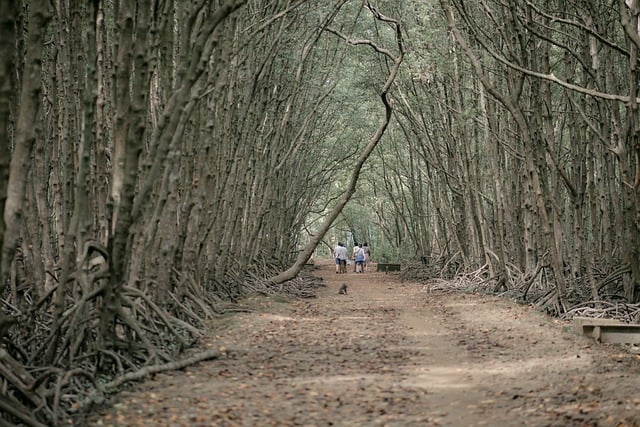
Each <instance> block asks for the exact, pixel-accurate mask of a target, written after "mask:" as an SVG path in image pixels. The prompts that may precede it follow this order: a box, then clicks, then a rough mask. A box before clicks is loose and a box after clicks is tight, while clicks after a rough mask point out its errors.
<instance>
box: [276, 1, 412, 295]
mask: <svg viewBox="0 0 640 427" xmlns="http://www.w3.org/2000/svg"><path fill="white" fill-rule="evenodd" d="M366 6H367V7H368V8H369V10H371V12H372V13H373V14H374V16H375V18H376V19H378V20H380V21H384V22H386V23H388V24H391V25H392V26H393V28H394V30H395V41H396V43H397V48H398V51H397V53H395V54H394V53H392V52H391V51H390V50H387V49H384V48H382V47H380V46H378V45H376V44H375V43H374V42H373V41H371V40H352V39H350V38H349V37H347V36H346V35H344V34H341V33H339V32H338V31H335V30H328V31H331V32H332V33H334V34H336V35H337V36H339V37H341V38H342V39H344V40H345V41H346V42H347V43H349V44H352V45H366V46H370V47H372V48H373V49H374V50H375V51H376V52H377V53H379V54H382V55H384V56H386V57H387V58H388V59H389V60H391V61H392V64H393V65H392V67H391V68H390V70H389V74H388V76H387V79H386V80H385V83H384V85H383V87H382V91H381V93H380V98H381V100H382V103H383V105H384V108H385V115H384V118H383V120H382V122H381V123H380V125H379V126H378V129H377V130H376V132H375V134H374V135H373V137H372V138H371V140H370V141H369V143H368V144H367V146H366V147H365V148H364V151H363V152H362V153H361V154H360V156H359V157H358V160H357V162H356V165H355V167H354V170H353V171H352V172H351V178H350V180H349V184H348V185H347V188H346V190H345V193H344V194H343V195H342V197H341V198H340V199H339V200H338V202H337V204H336V205H335V206H334V207H333V209H332V210H331V212H329V214H328V215H327V217H326V218H325V220H324V222H323V223H322V225H321V226H320V229H319V230H318V231H317V232H316V233H315V234H313V235H312V236H311V239H310V241H309V243H307V244H306V245H305V247H304V248H303V249H302V250H301V251H300V252H299V253H298V256H297V258H296V261H295V262H294V264H293V265H292V266H291V267H289V268H288V269H287V270H285V271H284V272H282V273H280V274H278V275H276V276H274V277H271V278H269V279H268V282H269V283H273V284H278V283H282V282H285V281H287V280H291V279H293V278H295V277H296V276H297V275H298V273H300V270H302V267H303V266H304V264H305V263H306V262H307V260H309V258H310V257H311V255H312V254H313V252H314V251H315V249H316V247H317V246H318V244H319V243H320V242H321V241H322V239H323V238H324V235H325V234H326V233H327V231H329V229H330V228H331V225H332V224H333V221H335V219H336V218H337V217H338V215H340V212H342V209H343V208H344V206H345V205H346V204H347V202H348V201H349V199H351V196H352V195H353V194H354V193H355V191H356V185H357V184H358V177H359V176H360V171H361V170H362V167H363V166H364V163H365V162H366V161H367V159H368V158H369V155H370V154H371V152H372V151H373V150H374V148H376V146H377V145H378V143H379V142H380V140H381V139H382V136H383V135H384V133H385V131H386V129H387V126H388V125H389V122H390V121H391V116H392V112H393V108H392V106H391V104H390V103H389V99H388V94H389V90H390V89H391V85H392V84H393V82H394V81H395V79H396V77H397V75H398V72H399V70H400V65H401V64H402V60H403V59H404V45H403V40H402V27H401V25H400V21H397V20H395V19H391V18H388V17H386V16H384V15H382V14H381V13H379V12H378V11H377V10H375V9H374V8H373V7H372V6H371V5H370V4H369V2H367V3H366Z"/></svg>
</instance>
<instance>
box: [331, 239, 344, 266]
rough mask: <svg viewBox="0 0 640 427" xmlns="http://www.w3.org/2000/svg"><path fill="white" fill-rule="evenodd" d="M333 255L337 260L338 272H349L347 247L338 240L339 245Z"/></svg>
mask: <svg viewBox="0 0 640 427" xmlns="http://www.w3.org/2000/svg"><path fill="white" fill-rule="evenodd" d="M333 256H334V258H335V260H336V273H346V272H347V248H346V247H345V246H344V245H343V244H342V242H338V245H337V246H336V247H335V249H334V250H333Z"/></svg>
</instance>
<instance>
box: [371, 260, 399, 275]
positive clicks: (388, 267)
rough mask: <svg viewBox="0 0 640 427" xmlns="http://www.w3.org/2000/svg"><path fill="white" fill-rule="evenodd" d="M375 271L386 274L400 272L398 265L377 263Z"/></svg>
mask: <svg viewBox="0 0 640 427" xmlns="http://www.w3.org/2000/svg"><path fill="white" fill-rule="evenodd" d="M376 271H377V272H378V273H379V272H385V273H388V272H389V271H400V264H390V263H381V262H379V263H378V264H377V265H376Z"/></svg>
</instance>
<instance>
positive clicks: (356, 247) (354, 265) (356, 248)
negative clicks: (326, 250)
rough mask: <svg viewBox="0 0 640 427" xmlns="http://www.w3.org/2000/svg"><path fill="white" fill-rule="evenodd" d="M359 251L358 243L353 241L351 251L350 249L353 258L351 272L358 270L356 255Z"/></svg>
mask: <svg viewBox="0 0 640 427" xmlns="http://www.w3.org/2000/svg"><path fill="white" fill-rule="evenodd" d="M359 251H360V245H359V244H358V242H355V243H354V244H353V251H351V260H353V272H354V273H357V272H358V264H356V256H357V255H358V252H359Z"/></svg>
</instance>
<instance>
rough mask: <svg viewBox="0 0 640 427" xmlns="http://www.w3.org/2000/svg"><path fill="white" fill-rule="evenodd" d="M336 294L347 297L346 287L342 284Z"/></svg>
mask: <svg viewBox="0 0 640 427" xmlns="http://www.w3.org/2000/svg"><path fill="white" fill-rule="evenodd" d="M338 294H339V295H347V285H346V284H345V283H343V284H342V286H340V289H338Z"/></svg>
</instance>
